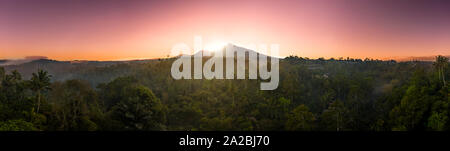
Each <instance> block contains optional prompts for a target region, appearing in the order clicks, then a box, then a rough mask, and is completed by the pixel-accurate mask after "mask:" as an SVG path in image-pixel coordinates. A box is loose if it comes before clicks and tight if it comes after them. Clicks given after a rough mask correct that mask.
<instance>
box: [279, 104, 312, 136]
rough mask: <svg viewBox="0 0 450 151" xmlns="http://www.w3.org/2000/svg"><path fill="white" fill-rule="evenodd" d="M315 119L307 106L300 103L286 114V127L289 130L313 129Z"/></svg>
mask: <svg viewBox="0 0 450 151" xmlns="http://www.w3.org/2000/svg"><path fill="white" fill-rule="evenodd" d="M315 120H316V119H315V117H314V114H313V113H311V112H310V111H309V108H308V107H306V106H305V105H304V104H302V105H299V106H297V107H296V108H295V109H294V110H292V111H291V112H290V113H289V115H288V116H287V121H286V129H287V130H291V131H292V130H301V131H309V130H312V129H313V124H314V121H315Z"/></svg>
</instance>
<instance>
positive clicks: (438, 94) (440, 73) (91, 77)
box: [0, 56, 450, 131]
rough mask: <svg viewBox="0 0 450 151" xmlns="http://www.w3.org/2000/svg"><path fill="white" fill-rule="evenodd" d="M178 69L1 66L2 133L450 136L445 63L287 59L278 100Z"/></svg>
mask: <svg viewBox="0 0 450 151" xmlns="http://www.w3.org/2000/svg"><path fill="white" fill-rule="evenodd" d="M173 61H174V59H173V58H169V59H159V60H154V61H149V62H139V63H118V64H111V65H108V66H91V67H89V66H83V68H81V67H73V68H70V72H67V73H70V77H64V78H61V73H56V72H55V74H51V73H49V72H48V71H53V70H52V69H45V67H46V66H43V67H44V69H37V70H35V71H34V73H32V74H30V75H27V76H23V75H22V74H21V73H20V72H19V71H17V70H10V71H7V70H6V69H5V68H3V67H0V130H1V131H117V130H119V131H123V130H131V131H134V130H145V131H147V130H163V131H164V130H182V131H197V130H201V131H203V130H206V131H210V130H219V131H221V130H238V131H269V130H275V131H279V130H287V131H413V130H418V131H448V130H450V121H449V120H450V119H449V116H450V112H449V111H450V106H449V104H450V97H449V94H450V84H449V83H448V80H449V79H450V76H449V75H450V71H449V70H450V69H449V61H448V58H446V57H443V56H437V57H436V61H434V62H421V61H409V62H395V61H380V60H372V59H365V60H361V59H352V58H346V59H343V58H339V59H333V58H331V59H323V58H319V59H309V58H302V57H297V56H289V57H286V58H284V59H281V60H280V84H279V87H278V88H277V89H276V90H273V91H261V90H260V89H259V83H260V82H259V81H258V80H214V79H213V80H174V79H172V78H171V76H170V66H171V63H172V62H173ZM47 63H48V62H47ZM50 63H52V62H50ZM48 64H49V63H48ZM47 67H48V66H47ZM75 72H76V74H74V73H75ZM24 77H27V78H24Z"/></svg>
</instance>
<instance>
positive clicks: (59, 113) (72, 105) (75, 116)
mask: <svg viewBox="0 0 450 151" xmlns="http://www.w3.org/2000/svg"><path fill="white" fill-rule="evenodd" d="M52 89H53V90H52V91H51V93H50V94H49V102H50V103H51V104H52V108H51V113H50V114H49V115H47V116H49V126H51V128H53V129H54V130H83V131H93V130H97V129H98V126H97V124H96V123H95V122H94V121H93V120H92V119H93V118H96V117H97V116H98V115H97V114H99V112H100V114H101V111H99V110H100V109H99V108H100V106H99V104H98V99H97V98H98V97H97V93H96V92H95V91H94V90H93V89H92V88H91V87H90V86H89V85H88V84H86V83H84V82H82V81H80V80H68V81H66V82H64V83H60V82H56V83H53V84H52Z"/></svg>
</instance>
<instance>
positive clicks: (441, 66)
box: [433, 55, 448, 85]
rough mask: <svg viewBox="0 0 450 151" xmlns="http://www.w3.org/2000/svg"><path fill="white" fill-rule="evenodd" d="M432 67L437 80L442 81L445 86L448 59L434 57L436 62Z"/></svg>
mask: <svg viewBox="0 0 450 151" xmlns="http://www.w3.org/2000/svg"><path fill="white" fill-rule="evenodd" d="M433 65H434V67H435V68H436V70H437V71H438V76H439V80H441V79H442V82H443V84H444V85H445V84H446V81H445V68H446V67H447V66H448V58H446V57H444V56H441V55H439V56H436V61H435V62H434V63H433Z"/></svg>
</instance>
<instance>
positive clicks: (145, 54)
mask: <svg viewBox="0 0 450 151" xmlns="http://www.w3.org/2000/svg"><path fill="white" fill-rule="evenodd" d="M39 2H40V3H39ZM39 2H34V1H33V2H22V1H9V0H7V1H2V2H0V25H1V26H0V59H14V58H24V57H26V56H46V57H48V58H50V59H55V60H124V59H144V58H164V57H166V56H167V55H169V54H170V50H171V48H172V46H173V45H174V44H176V43H186V44H188V45H189V46H191V48H193V37H194V36H197V35H198V36H202V37H203V42H204V44H205V45H208V44H213V45H216V44H217V43H218V42H220V43H233V44H250V43H253V44H261V43H264V44H273V43H276V44H279V45H280V56H288V55H298V56H302V57H310V58H318V57H325V58H330V57H335V58H338V57H353V58H366V57H369V58H374V59H387V58H395V57H406V56H432V55H438V54H441V55H450V28H449V27H450V19H449V18H450V17H449V16H448V14H450V11H449V10H450V9H449V5H448V4H447V5H445V4H440V3H437V4H435V3H436V2H434V3H431V2H430V3H427V2H425V3H426V4H422V3H424V2H420V3H419V2H418V3H414V2H409V3H407V4H405V3H401V2H398V3H392V2H389V1H378V2H379V3H376V2H365V1H363V2H362V1H354V3H352V4H349V3H345V2H342V1H341V2H338V1H320V2H317V1H311V0H304V1H227V2H219V1H201V0H194V1H189V2H183V1H171V2H149V1H133V2H128V1H114V0H113V1H93V2H87V1H70V3H69V2H66V3H64V2H60V1H53V0H39Z"/></svg>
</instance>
